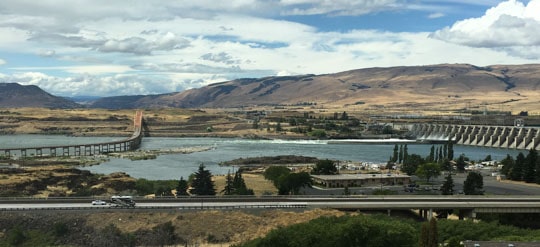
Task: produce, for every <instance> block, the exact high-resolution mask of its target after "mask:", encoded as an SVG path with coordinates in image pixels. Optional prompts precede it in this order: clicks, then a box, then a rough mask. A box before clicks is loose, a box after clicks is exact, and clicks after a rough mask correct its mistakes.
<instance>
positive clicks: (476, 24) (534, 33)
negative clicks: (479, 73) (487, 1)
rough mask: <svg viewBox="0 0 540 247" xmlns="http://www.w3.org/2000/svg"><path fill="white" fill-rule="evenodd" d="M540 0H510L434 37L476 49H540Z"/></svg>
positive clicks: (437, 33)
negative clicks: (533, 47) (531, 47)
mask: <svg viewBox="0 0 540 247" xmlns="http://www.w3.org/2000/svg"><path fill="white" fill-rule="evenodd" d="M538 13H540V0H531V1H530V2H529V3H528V4H527V5H524V4H523V3H522V2H519V1H516V0H508V1H506V2H502V3H500V4H499V5H497V6H495V7H493V8H490V9H489V10H487V11H486V12H485V14H484V15H483V16H481V17H478V18H471V19H466V20H462V21H458V22H456V23H455V24H454V25H452V26H451V27H446V28H444V29H441V30H438V31H436V32H434V33H432V34H431V37H433V38H436V39H440V40H444V41H447V42H452V43H456V44H462V45H466V46H472V47H488V48H499V49H512V50H513V49H519V46H540V14H538Z"/></svg>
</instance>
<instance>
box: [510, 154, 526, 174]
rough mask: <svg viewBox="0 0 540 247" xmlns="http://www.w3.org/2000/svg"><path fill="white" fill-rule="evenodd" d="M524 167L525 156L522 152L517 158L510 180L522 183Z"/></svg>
mask: <svg viewBox="0 0 540 247" xmlns="http://www.w3.org/2000/svg"><path fill="white" fill-rule="evenodd" d="M524 167H525V155H524V154H523V153H522V152H519V154H518V155H517V156H516V163H515V164H514V167H513V169H512V170H511V171H510V179H512V180H517V181H522V180H523V170H524Z"/></svg>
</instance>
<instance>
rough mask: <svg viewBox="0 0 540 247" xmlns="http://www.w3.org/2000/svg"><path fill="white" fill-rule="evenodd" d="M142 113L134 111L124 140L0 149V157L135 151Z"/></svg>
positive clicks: (138, 139) (140, 128) (138, 138)
mask: <svg viewBox="0 0 540 247" xmlns="http://www.w3.org/2000/svg"><path fill="white" fill-rule="evenodd" d="M142 121H143V114H142V111H136V112H135V116H134V117H133V134H132V135H131V136H130V137H129V138H126V139H123V140H119V141H111V142H102V143H90V144H78V145H65V146H41V147H24V148H5V149H0V156H2V154H3V156H5V157H12V156H16V155H18V156H19V157H21V158H25V157H27V156H28V154H29V153H30V154H33V155H35V156H44V155H48V156H52V157H55V156H89V155H96V154H102V153H109V152H126V151H131V150H136V149H138V148H139V147H140V146H141V141H142V137H143V133H142Z"/></svg>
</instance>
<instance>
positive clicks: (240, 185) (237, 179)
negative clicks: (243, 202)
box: [233, 169, 255, 195]
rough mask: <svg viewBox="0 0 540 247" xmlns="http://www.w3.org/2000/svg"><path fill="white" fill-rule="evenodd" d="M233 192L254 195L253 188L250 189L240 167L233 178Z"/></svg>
mask: <svg viewBox="0 0 540 247" xmlns="http://www.w3.org/2000/svg"><path fill="white" fill-rule="evenodd" d="M233 189H234V190H233V194H234V195H254V194H255V193H254V192H253V190H252V189H249V188H248V187H247V185H246V181H245V180H244V178H243V177H242V169H239V170H238V171H236V172H235V173H234V178H233Z"/></svg>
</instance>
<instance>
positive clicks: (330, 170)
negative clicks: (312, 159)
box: [311, 159, 337, 175]
mask: <svg viewBox="0 0 540 247" xmlns="http://www.w3.org/2000/svg"><path fill="white" fill-rule="evenodd" d="M311 173H313V174H317V175H334V174H337V167H336V164H335V163H334V161H333V160H329V159H325V160H318V161H317V163H316V164H315V167H314V168H313V170H312V171H311Z"/></svg>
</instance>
